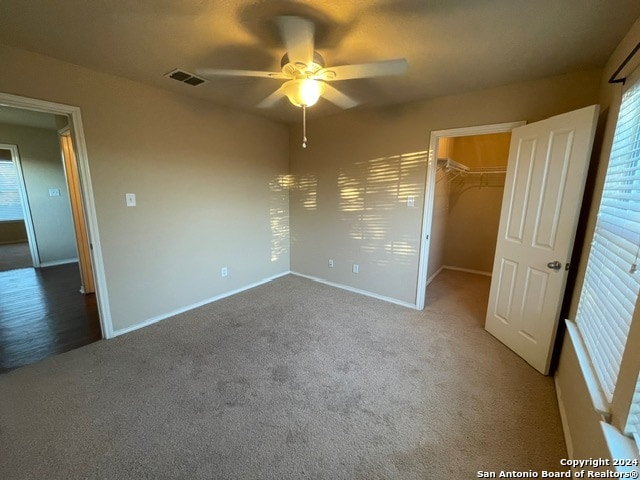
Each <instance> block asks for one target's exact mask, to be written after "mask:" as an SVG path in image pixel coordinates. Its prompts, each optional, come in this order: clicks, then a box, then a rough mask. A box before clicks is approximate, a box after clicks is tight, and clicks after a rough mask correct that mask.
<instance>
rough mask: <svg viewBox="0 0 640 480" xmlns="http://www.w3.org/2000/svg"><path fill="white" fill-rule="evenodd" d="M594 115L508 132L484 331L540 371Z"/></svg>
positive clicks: (545, 366)
mask: <svg viewBox="0 0 640 480" xmlns="http://www.w3.org/2000/svg"><path fill="white" fill-rule="evenodd" d="M597 115H598V106H596V105H594V106H591V107H587V108H583V109H580V110H576V111H574V112H569V113H565V114H562V115H558V116H556V117H552V118H550V119H547V120H543V121H541V122H537V123H533V124H530V125H525V126H523V127H519V128H516V129H514V130H513V133H512V138H511V147H510V152H509V163H508V167H507V176H506V182H505V192H504V197H503V205H502V211H501V218H500V227H499V230H498V241H497V245H496V257H495V261H494V267H493V277H492V281H491V291H490V294H489V307H488V309H487V321H486V325H485V328H486V329H487V331H488V332H490V333H491V334H492V335H494V336H495V337H496V338H498V339H499V340H500V341H501V342H503V343H504V344H505V345H507V346H508V347H509V348H511V349H512V350H514V351H515V352H516V353H517V354H519V355H520V356H521V357H522V358H524V359H525V360H526V361H527V362H529V363H530V364H531V365H532V366H533V367H535V368H536V369H537V370H539V371H540V372H542V373H544V374H547V373H548V371H549V363H550V360H551V352H552V350H553V343H554V340H555V334H556V328H557V324H558V315H559V313H560V306H561V304H562V298H563V294H564V287H565V283H566V276H567V272H566V270H565V266H566V265H567V264H568V262H569V260H570V257H571V251H572V249H573V242H574V236H575V229H576V226H577V222H578V214H579V212H580V205H581V202H582V194H583V191H584V183H585V180H586V175H587V170H588V165H589V158H590V154H591V145H592V142H593V134H594V132H595V126H596V121H597ZM556 261H557V262H559V264H560V268H559V269H554V268H551V267H550V266H549V264H550V263H551V262H556Z"/></svg>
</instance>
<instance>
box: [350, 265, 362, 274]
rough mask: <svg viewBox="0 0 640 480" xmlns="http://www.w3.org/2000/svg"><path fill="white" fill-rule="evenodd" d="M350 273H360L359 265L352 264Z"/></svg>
mask: <svg viewBox="0 0 640 480" xmlns="http://www.w3.org/2000/svg"><path fill="white" fill-rule="evenodd" d="M351 271H352V272H353V273H358V272H359V271H360V265H358V264H357V263H354V264H353V268H352V269H351Z"/></svg>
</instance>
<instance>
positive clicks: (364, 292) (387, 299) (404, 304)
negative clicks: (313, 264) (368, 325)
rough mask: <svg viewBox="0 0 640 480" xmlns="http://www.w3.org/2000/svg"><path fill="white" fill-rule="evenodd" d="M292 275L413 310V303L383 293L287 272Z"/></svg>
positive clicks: (414, 306)
mask: <svg viewBox="0 0 640 480" xmlns="http://www.w3.org/2000/svg"><path fill="white" fill-rule="evenodd" d="M289 273H291V274H292V275H296V276H298V277H302V278H307V279H309V280H313V281H314V282H318V283H323V284H324V285H329V286H330V287H335V288H340V289H342V290H347V291H348V292H353V293H358V294H360V295H365V296H367V297H372V298H376V299H378V300H382V301H383V302H388V303H394V304H396V305H400V306H402V307H407V308H411V309H413V310H415V308H416V305H415V303H408V302H403V301H402V300H397V299H395V298H391V297H385V296H384V295H378V294H377V293H373V292H369V291H367V290H360V289H359V288H354V287H349V286H348V285H342V284H340V283H334V282H330V281H328V280H324V279H322V278H318V277H313V276H311V275H305V274H303V273H299V272H293V271H292V272H289Z"/></svg>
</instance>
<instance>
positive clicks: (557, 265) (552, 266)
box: [547, 260, 562, 270]
mask: <svg viewBox="0 0 640 480" xmlns="http://www.w3.org/2000/svg"><path fill="white" fill-rule="evenodd" d="M547 267H549V268H550V269H551V270H560V269H561V268H562V263H560V262H559V261H558V260H556V261H554V262H549V263H547Z"/></svg>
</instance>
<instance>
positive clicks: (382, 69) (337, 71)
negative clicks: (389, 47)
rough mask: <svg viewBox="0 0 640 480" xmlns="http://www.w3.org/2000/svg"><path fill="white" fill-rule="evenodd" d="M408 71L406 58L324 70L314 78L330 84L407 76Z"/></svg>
mask: <svg viewBox="0 0 640 480" xmlns="http://www.w3.org/2000/svg"><path fill="white" fill-rule="evenodd" d="M408 70H409V64H408V63H407V60H406V59H404V58H396V59H394V60H381V61H379V62H370V63H359V64H356V65H341V66H338V67H330V68H323V69H322V70H319V71H318V73H317V74H316V75H314V78H318V79H320V80H325V81H327V82H330V81H332V80H351V79H353V78H370V77H385V76H391V75H405V74H406V73H407V71H408Z"/></svg>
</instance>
